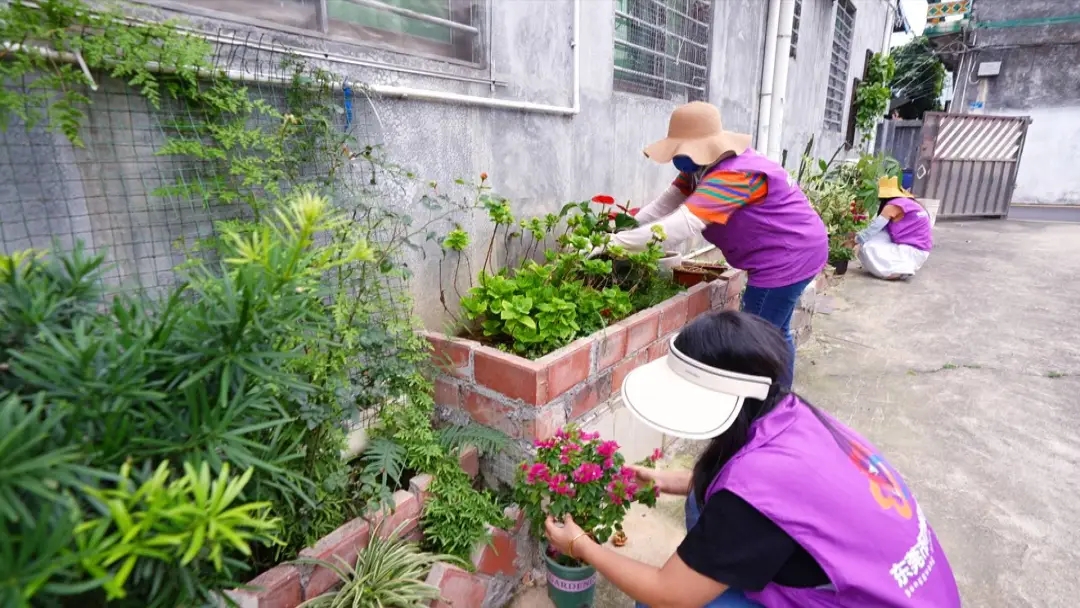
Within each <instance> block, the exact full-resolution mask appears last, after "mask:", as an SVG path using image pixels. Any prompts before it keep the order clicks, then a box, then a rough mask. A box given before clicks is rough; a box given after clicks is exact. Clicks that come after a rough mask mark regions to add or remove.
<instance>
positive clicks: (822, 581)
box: [546, 312, 960, 608]
mask: <svg viewBox="0 0 1080 608" xmlns="http://www.w3.org/2000/svg"><path fill="white" fill-rule="evenodd" d="M790 357H791V353H790V351H789V350H788V348H787V345H786V344H785V341H784V338H783V336H782V335H781V334H780V332H779V331H777V329H776V328H775V327H773V326H772V325H771V324H769V323H767V322H765V321H764V320H762V319H761V318H759V317H755V316H752V315H747V314H745V313H739V312H722V313H714V314H711V315H706V316H704V317H701V318H699V319H698V320H696V321H694V322H693V323H691V324H690V325H688V326H686V327H685V328H683V330H682V331H681V332H680V333H679V334H678V335H677V336H675V338H674V339H673V340H672V342H671V348H670V352H669V354H668V355H667V356H665V357H662V358H660V359H657V360H656V361H654V362H652V363H648V364H646V365H643V366H641V367H639V368H637V369H635V370H634V371H632V372H630V373H629V374H628V375H627V377H626V378H625V380H624V381H623V385H622V397H623V400H624V402H625V403H626V406H627V407H628V408H629V409H630V411H631V412H633V414H634V415H635V416H637V417H638V418H639V419H641V420H642V421H643V422H645V423H646V424H648V425H649V426H651V427H653V428H655V429H657V430H660V431H661V432H663V433H665V434H667V435H672V436H675V437H684V438H689V439H697V440H703V439H708V440H710V443H709V444H708V445H707V446H706V448H705V450H704V451H703V452H702V453H701V455H700V456H699V457H698V460H697V463H696V464H695V465H694V468H693V470H692V471H676V470H660V469H647V468H636V472H637V476H638V480H639V481H641V482H645V481H652V482H654V483H656V485H657V488H658V489H659V490H660V491H661V492H665V493H668V494H676V495H683V496H687V499H686V528H687V535H686V538H685V539H684V540H683V541H682V543H681V544H680V545H679V547H678V549H677V550H676V552H675V553H674V554H673V555H672V556H671V557H670V558H669V559H668V560H667V563H665V564H664V565H663V566H662V567H659V568H657V567H654V566H651V565H647V564H644V563H641V562H638V561H636V560H634V559H632V558H630V557H627V556H626V555H624V554H621V553H618V552H616V551H613V550H611V549H608V548H606V547H604V546H601V545H598V544H596V543H595V542H593V541H591V540H590V539H589V538H588V536H585V535H584V534H583V533H582V532H581V529H580V528H579V527H578V526H577V524H575V523H574V522H573V520H571V519H566V520H564V521H563V522H561V525H560V522H555V521H554V520H552V519H550V518H549V519H548V521H547V525H546V532H547V535H548V539H549V541H550V542H551V544H552V545H553V546H554V547H555V548H556V549H558V550H560V551H562V552H564V553H566V552H567V551H572V553H570V554H571V555H573V556H574V557H576V558H577V559H581V560H583V561H585V562H587V563H588V564H590V565H591V566H593V567H594V568H596V570H597V571H599V572H600V574H602V575H603V576H604V577H605V578H607V579H608V580H609V581H611V582H612V583H613V584H614V585H615V586H616V587H618V588H619V589H620V590H622V591H623V592H624V593H626V594H627V595H629V596H630V597H631V598H633V599H634V600H636V601H637V602H638V606H639V608H640V607H642V606H652V607H653V608H658V607H660V606H679V607H686V608H699V607H701V606H705V608H721V607H728V608H733V607H749V606H759V607H760V606H764V607H766V608H774V607H777V608H779V607H782V608H794V607H796V606H798V607H802V606H811V607H815V608H856V607H863V606H875V607H878V608H893V607H902V606H903V607H912V608H921V607H926V608H930V607H933V608H956V607H959V606H960V597H959V592H958V590H957V586H956V581H955V579H954V578H953V574H952V570H951V569H950V567H949V562H948V560H947V559H946V557H945V554H944V552H943V551H942V548H941V545H940V544H938V540H937V537H936V536H935V534H934V531H933V530H932V529H931V528H930V526H929V524H928V523H927V521H926V514H925V513H924V512H923V510H922V508H921V507H920V506H919V504H918V503H917V502H916V501H915V498H914V497H913V496H912V494H911V492H910V490H909V489H908V487H907V486H906V485H905V484H904V482H903V479H902V478H901V477H900V475H899V474H898V473H897V472H896V470H895V469H893V468H892V466H890V465H889V463H888V462H887V461H885V460H884V459H883V458H882V457H881V455H880V454H879V453H878V451H877V450H876V449H875V448H874V447H873V446H872V445H871V444H870V443H869V442H867V441H866V440H865V439H863V438H862V437H860V436H859V435H858V434H856V433H855V432H854V431H852V430H851V429H849V428H847V427H846V426H844V425H843V424H841V423H840V422H839V421H837V420H836V419H834V418H832V417H831V416H829V415H828V414H825V413H824V412H822V411H820V410H818V409H816V408H815V407H814V406H812V405H810V404H809V403H808V402H806V401H805V400H804V399H803V398H801V397H800V396H798V395H796V394H794V393H792V392H790V391H789V390H788V389H787V388H786V387H785V386H783V385H782V384H780V383H779V382H777V379H778V378H779V377H780V375H781V374H783V373H784V371H785V369H786V368H787V366H788V365H789V364H790Z"/></svg>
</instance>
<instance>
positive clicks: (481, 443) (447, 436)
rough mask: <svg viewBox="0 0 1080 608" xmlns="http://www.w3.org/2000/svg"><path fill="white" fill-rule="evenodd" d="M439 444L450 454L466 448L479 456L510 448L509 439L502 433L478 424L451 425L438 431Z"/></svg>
mask: <svg viewBox="0 0 1080 608" xmlns="http://www.w3.org/2000/svg"><path fill="white" fill-rule="evenodd" d="M438 439H439V443H440V444H442V446H443V447H444V448H446V449H447V450H449V451H451V452H459V451H460V450H462V449H463V448H465V447H467V446H472V447H475V448H476V450H477V451H478V452H479V453H480V455H481V456H486V455H489V454H495V453H498V452H499V451H501V450H505V449H506V448H508V447H510V444H511V440H510V438H509V437H508V436H507V435H506V434H505V433H503V432H502V431H499V430H496V429H493V428H490V427H486V426H481V425H479V424H451V425H448V426H444V427H442V428H440V429H439V431H438Z"/></svg>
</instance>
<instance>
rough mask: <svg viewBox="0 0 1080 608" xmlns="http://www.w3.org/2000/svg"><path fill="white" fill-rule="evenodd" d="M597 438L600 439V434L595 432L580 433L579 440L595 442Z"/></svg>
mask: <svg viewBox="0 0 1080 608" xmlns="http://www.w3.org/2000/svg"><path fill="white" fill-rule="evenodd" d="M599 438H600V433H596V432H593V433H582V434H581V440H582V441H595V440H597V439H599Z"/></svg>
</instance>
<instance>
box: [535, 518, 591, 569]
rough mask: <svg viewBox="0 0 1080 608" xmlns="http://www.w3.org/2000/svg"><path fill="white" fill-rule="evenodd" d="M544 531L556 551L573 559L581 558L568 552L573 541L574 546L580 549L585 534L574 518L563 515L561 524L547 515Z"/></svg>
mask: <svg viewBox="0 0 1080 608" xmlns="http://www.w3.org/2000/svg"><path fill="white" fill-rule="evenodd" d="M544 532H545V533H546V535H547V539H548V542H549V543H551V546H552V547H554V548H555V550H556V551H558V552H559V553H562V554H563V555H568V556H570V557H573V558H574V559H581V558H580V556H578V555H572V554H571V553H570V543H574V548H575V549H579V551H580V547H581V546H582V541H585V540H586V534H585V531H584V530H582V529H581V526H579V525H577V524H576V523H574V518H572V517H570V515H569V514H567V515H566V516H565V517H563V520H562V525H561V526H560V525H559V524H558V523H556V522H555V518H553V517H551V516H550V515H549V516H548V518H547V522H545V523H544Z"/></svg>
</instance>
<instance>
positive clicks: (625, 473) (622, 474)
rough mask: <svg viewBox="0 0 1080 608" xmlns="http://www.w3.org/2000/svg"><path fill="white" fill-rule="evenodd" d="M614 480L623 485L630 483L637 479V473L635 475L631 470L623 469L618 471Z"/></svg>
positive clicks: (628, 468)
mask: <svg viewBox="0 0 1080 608" xmlns="http://www.w3.org/2000/svg"><path fill="white" fill-rule="evenodd" d="M615 479H616V480H617V481H621V482H623V483H630V482H632V481H634V480H635V479H637V473H635V472H634V469H631V468H630V467H623V468H621V469H619V474H618V475H617V476H616V478H615Z"/></svg>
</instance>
